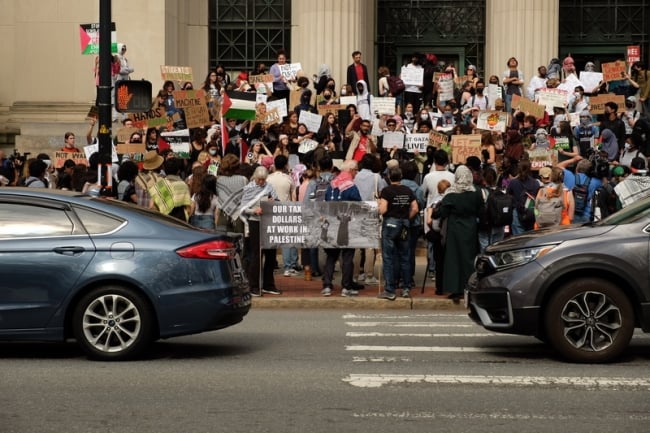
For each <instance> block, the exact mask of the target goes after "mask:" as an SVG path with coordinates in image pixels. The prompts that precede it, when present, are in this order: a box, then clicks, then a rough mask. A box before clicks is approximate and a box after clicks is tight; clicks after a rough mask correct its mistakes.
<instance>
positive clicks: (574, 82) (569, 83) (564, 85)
mask: <svg viewBox="0 0 650 433" xmlns="http://www.w3.org/2000/svg"><path fill="white" fill-rule="evenodd" d="M578 86H581V87H582V88H583V89H584V88H585V85H584V84H583V83H582V82H581V81H580V80H579V79H578V77H577V76H576V74H569V75H568V76H567V77H566V78H565V79H564V81H562V82H561V83H560V85H559V86H557V88H558V89H560V90H566V92H567V93H566V98H567V99H566V101H567V103H568V102H569V97H570V96H571V95H573V92H575V88H576V87H578Z"/></svg>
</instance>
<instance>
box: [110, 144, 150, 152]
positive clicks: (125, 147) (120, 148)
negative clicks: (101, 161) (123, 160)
mask: <svg viewBox="0 0 650 433" xmlns="http://www.w3.org/2000/svg"><path fill="white" fill-rule="evenodd" d="M116 149H117V153H119V154H120V155H124V154H127V155H133V154H137V153H140V154H143V153H146V152H147V145H146V143H129V142H126V143H117V146H116Z"/></svg>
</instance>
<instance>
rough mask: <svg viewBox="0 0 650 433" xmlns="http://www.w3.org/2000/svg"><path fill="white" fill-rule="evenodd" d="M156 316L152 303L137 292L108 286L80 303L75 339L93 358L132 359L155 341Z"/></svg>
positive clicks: (77, 312)
mask: <svg viewBox="0 0 650 433" xmlns="http://www.w3.org/2000/svg"><path fill="white" fill-rule="evenodd" d="M152 317H153V315H152V314H151V312H150V308H149V306H148V304H147V303H146V302H144V301H143V299H142V298H141V296H140V295H138V294H137V293H135V292H134V291H131V290H128V289H125V288H122V287H105V288H102V289H99V290H94V291H92V292H90V293H88V294H87V295H86V296H84V297H83V298H82V299H81V300H80V302H79V303H78V304H77V309H76V311H75V315H74V331H75V337H76V338H77V340H78V342H79V343H80V344H81V346H82V347H83V348H84V349H85V350H86V352H87V353H88V354H89V355H90V356H91V357H93V358H97V359H102V360H122V359H127V358H132V357H134V356H136V355H137V354H139V353H141V352H142V350H143V349H144V347H145V346H147V345H148V344H149V343H150V342H151V340H152V338H151V334H152V333H151V329H152Z"/></svg>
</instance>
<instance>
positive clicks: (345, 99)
mask: <svg viewBox="0 0 650 433" xmlns="http://www.w3.org/2000/svg"><path fill="white" fill-rule="evenodd" d="M339 102H340V103H341V105H345V106H346V107H347V106H348V105H350V104H352V105H357V97H356V96H354V95H352V96H341V97H340V98H339Z"/></svg>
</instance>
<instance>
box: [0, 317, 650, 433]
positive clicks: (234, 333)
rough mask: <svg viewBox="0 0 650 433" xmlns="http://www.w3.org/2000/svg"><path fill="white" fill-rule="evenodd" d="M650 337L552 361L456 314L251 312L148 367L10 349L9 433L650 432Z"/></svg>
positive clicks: (537, 346) (5, 393)
mask: <svg viewBox="0 0 650 433" xmlns="http://www.w3.org/2000/svg"><path fill="white" fill-rule="evenodd" d="M649 364H650V338H649V337H646V336H643V335H639V336H635V338H634V340H633V345H632V347H631V348H630V350H629V351H628V352H627V354H626V356H625V357H624V358H623V359H622V360H621V361H620V362H618V363H616V364H610V365H578V364H568V363H564V362H562V361H561V360H559V359H557V358H556V357H555V355H554V353H553V352H552V351H551V350H550V349H549V348H547V347H546V346H544V345H543V344H542V343H540V342H539V341H537V340H535V339H534V338H527V337H517V336H506V335H497V334H491V333H488V332H487V331H485V330H483V329H482V328H480V327H478V326H475V325H473V324H472V323H471V322H470V321H469V320H468V319H467V318H466V316H465V315H464V314H462V313H458V312H427V311H358V310H355V311H349V312H346V311H344V310H327V311H320V310H316V311H305V310H253V311H251V313H250V315H249V316H248V317H246V319H245V320H244V322H243V323H241V324H239V325H237V326H235V327H233V328H230V329H227V330H222V331H218V332H213V333H208V334H201V335H196V336H190V337H183V338H177V339H172V340H168V341H164V342H159V343H156V344H155V345H154V346H153V347H152V350H151V353H150V355H149V356H148V358H147V359H145V360H141V361H135V362H125V363H101V362H93V361H88V360H86V359H85V358H84V357H83V355H82V354H81V353H80V351H79V350H78V349H77V348H76V346H75V345H74V344H72V343H69V344H35V343H20V344H16V343H0V433H10V432H19V433H30V432H39V433H41V432H42V433H47V432H66V433H74V432H84V433H86V432H118V431H119V432H125V433H127V432H157V433H163V432H170V433H171V432H174V433H180V432H183V433H184V432H253V431H254V432H327V433H333V432H373V433H383V432H387V433H388V432H390V433H394V432H434V431H435V432H496V431H498V432H568V431H570V432H601V431H602V432H605V431H607V432H617V431H621V432H622V431H625V432H645V431H648V429H649V428H648V425H650V377H649V376H648V365H649Z"/></svg>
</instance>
